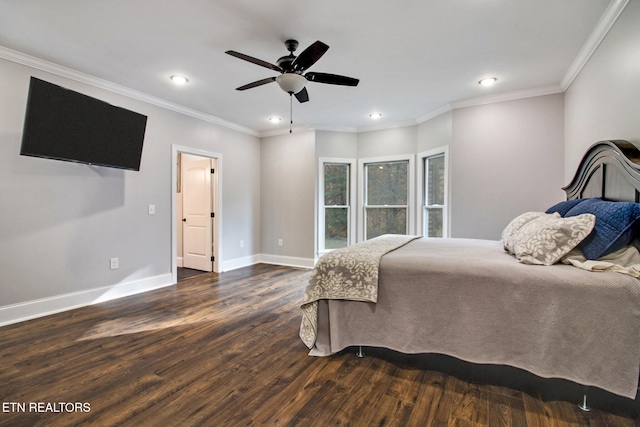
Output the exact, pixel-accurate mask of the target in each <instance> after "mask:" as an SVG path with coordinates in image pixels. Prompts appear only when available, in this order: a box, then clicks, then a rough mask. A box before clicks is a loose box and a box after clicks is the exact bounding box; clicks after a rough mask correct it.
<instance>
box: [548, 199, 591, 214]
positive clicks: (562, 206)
mask: <svg viewBox="0 0 640 427" xmlns="http://www.w3.org/2000/svg"><path fill="white" fill-rule="evenodd" d="M585 200H589V199H573V200H565V201H564V202H560V203H556V204H555V205H553V206H551V207H550V208H549V209H547V210H546V211H545V213H547V214H552V213H554V212H558V213H559V214H560V216H561V217H563V218H564V217H565V215H566V214H567V212H569V210H570V209H571V208H573V207H574V206H576V205H578V204H579V203H582V202H584V201H585Z"/></svg>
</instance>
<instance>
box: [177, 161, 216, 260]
mask: <svg viewBox="0 0 640 427" xmlns="http://www.w3.org/2000/svg"><path fill="white" fill-rule="evenodd" d="M182 190H183V194H182V239H183V240H182V251H183V254H182V256H183V260H182V265H183V266H184V267H186V268H193V269H195V270H202V271H212V270H213V262H212V255H213V249H212V246H213V245H212V242H213V227H212V222H213V221H212V220H213V218H212V217H211V215H212V212H213V211H212V197H211V194H212V191H211V161H210V159H205V160H198V161H193V162H184V163H183V165H182Z"/></svg>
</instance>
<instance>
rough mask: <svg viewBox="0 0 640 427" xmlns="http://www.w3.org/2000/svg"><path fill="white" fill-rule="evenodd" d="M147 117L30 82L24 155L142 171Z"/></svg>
mask: <svg viewBox="0 0 640 427" xmlns="http://www.w3.org/2000/svg"><path fill="white" fill-rule="evenodd" d="M146 125H147V116H144V115H142V114H138V113H136V112H133V111H130V110H126V109H124V108H121V107H116V106H114V105H111V104H109V103H107V102H104V101H101V100H99V99H95V98H92V97H90V96H87V95H83V94H81V93H78V92H74V91H72V90H69V89H66V88H63V87H61V86H58V85H54V84H52V83H49V82H45V81H43V80H40V79H37V78H35V77H31V82H30V84H29V95H28V99H27V111H26V115H25V121H24V130H23V134H22V146H21V148H20V154H21V155H23V156H35V157H44V158H48V159H56V160H65V161H70V162H79V163H87V164H92V165H99V166H107V167H113V168H120V169H130V170H135V171H138V170H140V159H141V156H142V144H143V141H144V132H145V128H146Z"/></svg>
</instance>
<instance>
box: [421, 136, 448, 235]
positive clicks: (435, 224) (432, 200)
mask: <svg viewBox="0 0 640 427" xmlns="http://www.w3.org/2000/svg"><path fill="white" fill-rule="evenodd" d="M446 154H447V150H446V147H445V148H442V149H438V150H434V151H432V152H428V153H421V154H420V157H421V158H422V172H423V173H422V234H423V235H424V236H426V237H445V236H447V235H448V230H447V184H448V182H447V156H446Z"/></svg>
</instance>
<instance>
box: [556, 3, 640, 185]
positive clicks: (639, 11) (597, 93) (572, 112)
mask: <svg viewBox="0 0 640 427" xmlns="http://www.w3.org/2000/svg"><path fill="white" fill-rule="evenodd" d="M638 46H640V1H638V0H631V1H630V2H629V3H628V4H627V7H626V8H625V9H624V11H623V12H622V14H621V15H620V17H619V18H618V20H617V21H616V23H615V24H614V25H613V27H612V28H611V29H610V30H609V33H608V34H607V36H606V37H605V38H604V40H603V41H602V43H601V44H600V46H599V47H598V49H597V50H596V51H595V52H594V54H593V55H592V56H591V58H590V59H589V62H588V63H587V64H586V66H585V67H584V68H583V69H582V71H581V72H580V74H579V75H578V77H577V78H576V79H575V80H574V81H573V83H572V84H571V86H569V89H568V90H567V91H566V92H565V116H566V123H565V165H564V178H565V181H566V182H567V183H568V182H569V181H570V180H571V178H573V175H574V174H575V172H576V169H577V167H578V164H579V162H580V159H581V158H582V155H583V154H584V152H585V151H586V150H587V148H589V147H590V146H591V145H592V144H594V143H596V142H598V141H601V140H605V139H626V140H628V141H631V142H633V143H635V144H636V145H637V146H640V49H639V48H638Z"/></svg>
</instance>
